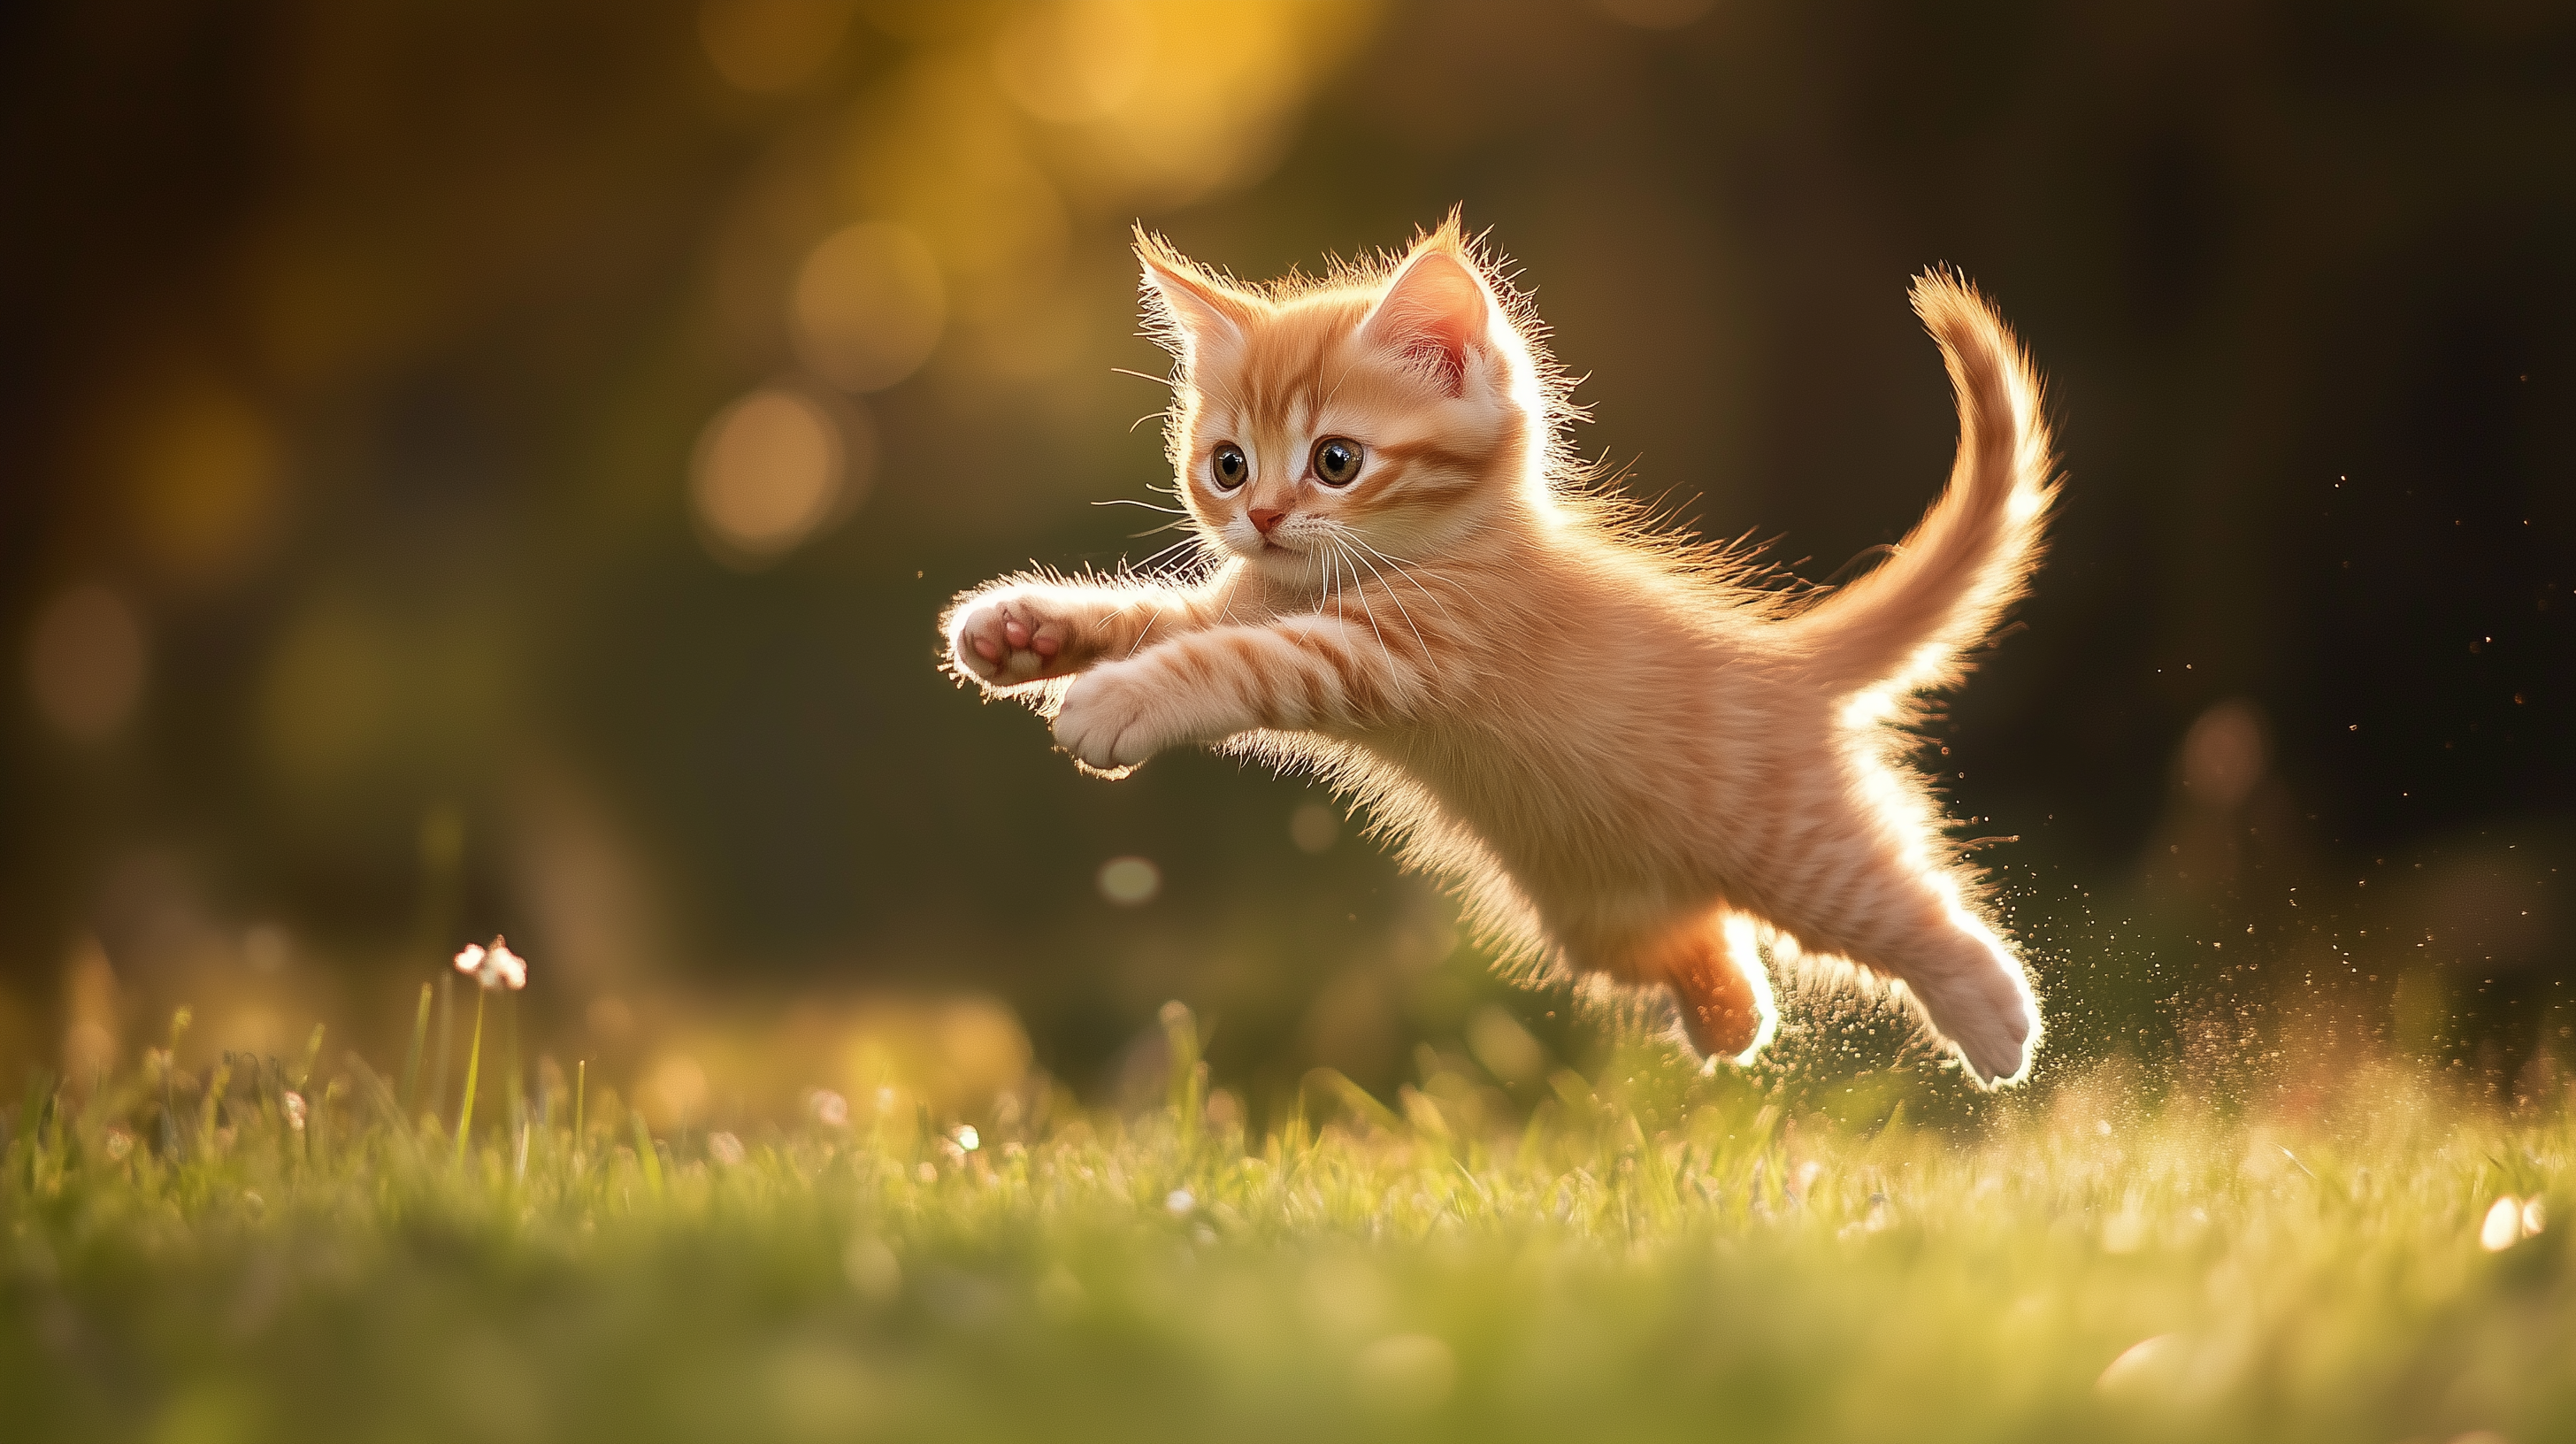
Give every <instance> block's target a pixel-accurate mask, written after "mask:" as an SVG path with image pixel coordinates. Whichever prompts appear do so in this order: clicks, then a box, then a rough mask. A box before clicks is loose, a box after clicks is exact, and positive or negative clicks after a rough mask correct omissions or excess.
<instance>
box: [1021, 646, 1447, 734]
mask: <svg viewBox="0 0 2576 1444" xmlns="http://www.w3.org/2000/svg"><path fill="white" fill-rule="evenodd" d="M1430 680H1431V676H1430V673H1429V672H1428V671H1427V670H1425V667H1424V665H1423V663H1422V662H1421V661H1420V660H1419V659H1417V658H1415V657H1413V656H1411V655H1408V654H1405V653H1399V652H1395V651H1392V650H1390V649H1388V648H1386V647H1383V646H1380V645H1379V644H1378V642H1377V639H1376V637H1375V635H1374V634H1373V633H1371V632H1370V631H1369V630H1368V629H1367V628H1366V627H1363V626H1357V625H1354V624H1352V623H1350V622H1347V621H1344V620H1340V619H1337V618H1333V617H1324V616H1315V615H1311V614H1300V615H1297V616H1293V617H1286V618H1282V619H1281V620H1279V621H1276V622H1273V623H1271V624H1270V625H1268V626H1263V627H1210V628H1208V629H1206V630H1204V631H1200V632H1194V633H1191V634H1189V635H1187V636H1183V637H1177V638H1175V639H1173V640H1171V641H1168V642H1156V643H1155V644H1154V645H1152V646H1150V647H1148V648H1146V649H1145V650H1144V651H1143V652H1141V653H1139V654H1137V655H1136V656H1134V657H1131V658H1129V659H1127V660H1125V661H1110V662H1103V663H1102V664H1101V665H1099V666H1097V667H1094V668H1092V669H1091V670H1090V671H1089V672H1087V673H1085V674H1084V675H1083V676H1082V678H1081V679H1080V680H1079V681H1077V682H1075V683H1074V685H1073V687H1072V689H1071V690H1069V691H1067V692H1066V693H1065V694H1064V705H1063V706H1061V707H1060V708H1058V709H1057V711H1056V714H1055V740H1056V743H1057V745H1059V746H1061V747H1063V748H1064V750H1065V751H1067V752H1070V753H1072V754H1073V755H1074V758H1075V760H1076V761H1079V762H1081V763H1082V764H1083V765H1084V766H1086V767H1090V768H1092V769H1094V770H1096V771H1101V772H1111V773H1121V772H1123V769H1126V768H1129V767H1133V766H1135V765H1136V764H1137V763H1139V762H1142V761H1144V760H1145V759H1146V758H1148V757H1151V756H1153V755H1154V754H1155V753H1157V752H1160V751H1162V750H1163V749H1164V748H1166V747H1173V746H1177V745H1179V744H1181V743H1184V742H1216V741H1221V740H1223V739H1224V738H1228V737H1232V736H1234V735H1235V734H1236V733H1238V732H1250V731H1253V730H1255V729H1257V728H1268V729H1271V730H1275V731H1281V732H1332V731H1338V730H1345V729H1352V728H1360V727H1368V726H1374V725H1377V724H1380V723H1383V722H1386V721H1389V720H1391V719H1393V718H1396V717H1399V716H1401V715H1403V714H1404V712H1405V711H1406V709H1407V708H1408V707H1410V706H1411V705H1412V704H1413V703H1414V702H1416V701H1418V700H1419V699H1421V698H1422V697H1423V696H1425V695H1426V694H1427V692H1428V691H1429V687H1430Z"/></svg>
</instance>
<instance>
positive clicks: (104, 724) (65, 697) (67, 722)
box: [27, 583, 149, 742]
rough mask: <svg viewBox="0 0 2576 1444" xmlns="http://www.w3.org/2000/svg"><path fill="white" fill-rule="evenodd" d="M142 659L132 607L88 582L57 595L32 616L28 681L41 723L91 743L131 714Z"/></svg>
mask: <svg viewBox="0 0 2576 1444" xmlns="http://www.w3.org/2000/svg"><path fill="white" fill-rule="evenodd" d="M148 660H149V659H148V655H147V653H146V650H145V646H144V637H143V624H142V622H141V621H140V620H139V619H137V618H136V616H135V615H134V609H133V608H132V607H130V606H128V605H127V604H126V602H125V600H124V598H122V597H119V596H118V595H117V594H116V593H115V592H113V591H110V590H109V589H107V588H106V587H104V586H101V585H98V584H96V583H90V584H87V585H83V586H77V587H73V588H71V589H70V590H68V591H66V592H64V593H62V594H61V595H60V596H57V597H56V598H54V600H53V601H52V602H50V603H48V604H47V605H46V607H45V609H44V610H43V611H42V612H40V613H39V614H37V617H36V626H35V634H34V636H33V637H32V638H31V639H30V641H29V644H28V648H27V681H28V685H29V686H30V688H32V689H33V691H34V692H35V697H36V710H37V711H38V712H40V713H42V714H43V715H44V718H45V720H46V721H48V722H50V723H52V724H53V725H54V727H55V728H56V729H57V730H59V731H61V732H62V734H63V735H64V736H66V737H69V738H71V739H72V740H73V741H76V742H96V741H98V740H99V739H101V738H103V737H106V736H108V735H109V734H110V733H113V732H115V731H116V730H117V729H118V728H119V727H121V726H123V725H124V723H125V720H126V718H127V717H128V716H129V715H131V714H132V713H133V711H134V707H135V703H136V701H137V700H138V699H140V698H141V697H142V695H143V682H144V672H145V669H146V667H147V665H148Z"/></svg>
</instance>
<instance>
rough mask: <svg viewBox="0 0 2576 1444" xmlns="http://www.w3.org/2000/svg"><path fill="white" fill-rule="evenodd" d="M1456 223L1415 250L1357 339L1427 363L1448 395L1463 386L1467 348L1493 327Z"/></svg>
mask: <svg viewBox="0 0 2576 1444" xmlns="http://www.w3.org/2000/svg"><path fill="white" fill-rule="evenodd" d="M1455 224H1456V223H1455V221H1454V220H1453V221H1452V223H1451V224H1450V225H1449V226H1444V227H1443V228H1442V229H1441V232H1440V234H1438V235H1435V236H1433V237H1432V238H1431V239H1429V240H1427V241H1424V242H1423V243H1422V244H1421V245H1420V246H1417V247H1416V248H1415V249H1414V252H1413V255H1412V256H1411V257H1409V258H1408V259H1407V260H1406V261H1405V263H1404V269H1402V270H1400V271H1398V272H1396V275H1395V279H1394V281H1392V282H1390V283H1389V284H1388V286H1387V288H1386V294H1385V295H1383V296H1381V297H1379V298H1378V303H1377V307H1376V309H1374V310H1372V311H1370V312H1369V315H1368V319H1367V320H1365V321H1362V322H1361V323H1360V334H1361V335H1364V336H1367V337H1369V338H1371V339H1372V340H1375V341H1378V342H1380V343H1382V344H1384V345H1387V346H1391V347H1393V348H1395V349H1396V350H1398V351H1401V352H1403V353H1405V354H1406V355H1408V356H1414V357H1419V358H1420V359H1422V360H1423V361H1426V362H1428V363H1430V365H1431V366H1432V367H1433V368H1434V369H1435V370H1436V371H1437V373H1438V375H1439V379H1440V381H1441V383H1442V385H1443V386H1444V387H1445V388H1446V389H1447V391H1448V393H1449V394H1450V395H1452V396H1456V395H1458V394H1459V393H1460V392H1461V391H1463V390H1464V389H1465V387H1466V378H1467V352H1468V350H1469V348H1471V347H1477V346H1482V345H1484V344H1485V334H1486V329H1487V328H1488V327H1489V326H1490V325H1491V324H1492V318H1491V309H1492V308H1491V305H1490V303H1489V302H1488V301H1487V300H1486V299H1485V287H1484V283H1482V282H1480V281H1478V280H1477V279H1476V273H1475V272H1474V271H1473V270H1471V269H1469V267H1468V265H1467V258H1466V256H1465V255H1464V254H1462V252H1461V251H1460V249H1459V246H1458V243H1457V239H1456V235H1455Z"/></svg>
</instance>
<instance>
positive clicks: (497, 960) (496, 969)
mask: <svg viewBox="0 0 2576 1444" xmlns="http://www.w3.org/2000/svg"><path fill="white" fill-rule="evenodd" d="M456 971H458V972H460V973H464V974H466V975H467V976H469V977H471V978H473V979H474V981H475V982H477V983H479V984H481V985H482V986H483V987H485V988H508V989H510V990H511V991H513V992H516V991H517V990H519V989H521V988H524V987H526V986H527V985H528V965H527V962H526V960H524V959H522V958H521V957H520V956H519V955H518V954H517V953H514V952H512V951H510V945H509V943H508V942H506V941H504V940H503V939H501V938H499V937H495V938H493V939H492V946H490V947H488V948H487V947H484V946H483V945H481V944H480V943H467V944H466V945H465V950H464V951H463V952H460V953H458V954H457V955H456Z"/></svg>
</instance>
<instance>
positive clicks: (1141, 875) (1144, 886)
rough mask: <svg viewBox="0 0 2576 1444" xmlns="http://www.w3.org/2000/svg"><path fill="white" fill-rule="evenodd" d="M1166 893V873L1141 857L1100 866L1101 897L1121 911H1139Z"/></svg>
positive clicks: (1111, 860) (1114, 858)
mask: <svg viewBox="0 0 2576 1444" xmlns="http://www.w3.org/2000/svg"><path fill="white" fill-rule="evenodd" d="M1162 890H1163V870H1162V869H1161V868H1158V867H1156V866H1154V864H1153V863H1152V862H1151V861H1150V860H1148V859H1146V858H1141V857H1113V858H1111V859H1110V860H1109V861H1107V862H1105V863H1102V864H1101V865H1100V895H1101V896H1102V897H1105V898H1107V899H1109V900H1110V901H1111V902H1114V903H1116V904H1118V905H1119V906H1120V907H1127V908H1132V907H1139V906H1142V905H1143V904H1145V903H1149V902H1152V901H1153V900H1154V894H1156V893H1158V892H1161V891H1162Z"/></svg>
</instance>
